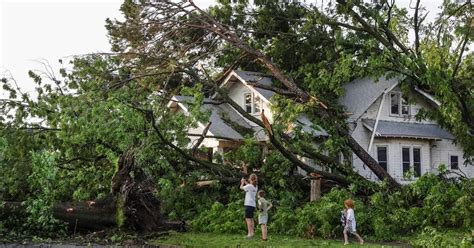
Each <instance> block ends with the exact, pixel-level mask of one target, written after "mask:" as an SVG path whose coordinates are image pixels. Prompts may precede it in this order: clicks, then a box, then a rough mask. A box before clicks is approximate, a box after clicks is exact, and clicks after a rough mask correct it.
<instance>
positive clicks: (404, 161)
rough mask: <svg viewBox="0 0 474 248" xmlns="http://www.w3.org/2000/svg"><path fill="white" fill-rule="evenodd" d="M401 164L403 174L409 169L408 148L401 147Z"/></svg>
mask: <svg viewBox="0 0 474 248" xmlns="http://www.w3.org/2000/svg"><path fill="white" fill-rule="evenodd" d="M402 165H403V175H405V173H407V172H409V171H410V148H408V147H403V148H402Z"/></svg>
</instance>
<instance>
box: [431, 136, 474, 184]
mask: <svg viewBox="0 0 474 248" xmlns="http://www.w3.org/2000/svg"><path fill="white" fill-rule="evenodd" d="M431 152H432V154H431V156H432V163H431V168H432V171H433V172H434V173H438V168H439V166H440V165H442V164H444V165H445V166H446V168H447V169H450V167H449V156H450V155H453V156H458V158H459V170H458V171H459V172H461V174H466V175H467V176H468V177H470V178H473V177H474V165H472V164H468V165H467V166H466V165H464V159H463V151H462V149H461V148H460V147H459V146H457V145H455V144H454V143H453V142H452V141H451V140H441V141H434V142H433V144H432V149H431Z"/></svg>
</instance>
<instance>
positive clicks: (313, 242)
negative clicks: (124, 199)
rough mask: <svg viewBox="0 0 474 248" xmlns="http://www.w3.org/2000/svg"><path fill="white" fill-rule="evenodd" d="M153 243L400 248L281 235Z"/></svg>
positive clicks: (189, 236) (186, 237)
mask: <svg viewBox="0 0 474 248" xmlns="http://www.w3.org/2000/svg"><path fill="white" fill-rule="evenodd" d="M153 243H154V244H159V245H176V246H179V247H400V245H396V244H371V243H366V244H364V245H363V246H360V245H359V244H357V242H356V241H355V240H351V244H350V245H348V246H344V245H343V241H342V240H341V241H337V240H322V239H302V238H297V237H286V236H280V235H278V236H270V237H269V240H268V241H262V240H261V239H260V237H254V238H253V239H250V240H247V239H245V236H244V235H229V234H212V233H171V234H169V235H166V236H163V237H162V238H159V239H157V240H155V241H154V242H153Z"/></svg>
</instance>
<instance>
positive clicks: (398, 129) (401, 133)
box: [362, 119, 454, 140]
mask: <svg viewBox="0 0 474 248" xmlns="http://www.w3.org/2000/svg"><path fill="white" fill-rule="evenodd" d="M362 124H363V125H364V127H365V128H367V129H368V130H369V131H371V132H372V130H373V128H374V124H375V120H373V119H362ZM375 135H376V136H377V137H387V138H388V137H396V138H418V139H451V140H453V139H454V137H453V136H452V135H451V134H450V133H449V132H448V131H446V130H444V129H442V128H441V127H439V126H438V125H435V124H421V123H407V122H395V121H379V122H378V124H377V130H376V132H375Z"/></svg>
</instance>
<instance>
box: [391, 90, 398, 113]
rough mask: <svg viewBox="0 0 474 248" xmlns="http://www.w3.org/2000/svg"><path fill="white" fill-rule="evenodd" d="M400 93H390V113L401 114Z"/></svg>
mask: <svg viewBox="0 0 474 248" xmlns="http://www.w3.org/2000/svg"><path fill="white" fill-rule="evenodd" d="M399 104H400V94H398V93H391V94H390V113H391V114H392V115H399V114H400V105H399Z"/></svg>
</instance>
